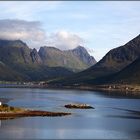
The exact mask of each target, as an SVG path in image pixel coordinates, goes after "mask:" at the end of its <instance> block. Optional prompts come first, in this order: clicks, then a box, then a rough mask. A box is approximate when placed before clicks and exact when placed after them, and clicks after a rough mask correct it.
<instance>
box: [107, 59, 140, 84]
mask: <svg viewBox="0 0 140 140" xmlns="http://www.w3.org/2000/svg"><path fill="white" fill-rule="evenodd" d="M109 82H113V83H119V84H140V58H138V59H136V60H135V61H134V62H133V63H131V64H130V65H128V66H127V67H125V68H124V69H123V70H121V71H120V72H118V73H116V74H115V75H114V76H113V77H112V78H111V80H110V81H109Z"/></svg>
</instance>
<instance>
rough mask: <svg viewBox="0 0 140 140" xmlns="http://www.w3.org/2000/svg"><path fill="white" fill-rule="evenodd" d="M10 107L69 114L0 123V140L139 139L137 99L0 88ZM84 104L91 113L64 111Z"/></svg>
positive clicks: (86, 92)
mask: <svg viewBox="0 0 140 140" xmlns="http://www.w3.org/2000/svg"><path fill="white" fill-rule="evenodd" d="M0 98H4V99H8V100H9V101H8V102H7V103H8V104H9V105H11V106H18V107H25V108H29V109H37V110H47V111H62V112H63V111H64V112H72V115H71V116H64V117H23V118H16V119H9V120H1V121H0V138H9V139H16V138H18V139H19V138H24V139H26V138H32V139H36V138H40V139H41V138H42V139H47V138H48V139H98V138H99V139H116V138H117V139H124V138H125V139H127V138H129V139H134V138H140V96H128V95H127V94H125V95H122V94H118V93H116V94H114V95H112V93H107V92H95V91H82V90H58V89H57V90H53V89H31V88H29V89H27V88H0ZM69 103H86V104H90V105H92V106H93V107H95V109H87V110H81V109H75V110H74V109H66V108H64V105H65V104H69Z"/></svg>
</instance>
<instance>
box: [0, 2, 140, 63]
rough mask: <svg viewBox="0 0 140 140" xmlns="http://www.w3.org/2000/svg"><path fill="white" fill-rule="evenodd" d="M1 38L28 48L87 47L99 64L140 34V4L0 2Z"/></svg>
mask: <svg viewBox="0 0 140 140" xmlns="http://www.w3.org/2000/svg"><path fill="white" fill-rule="evenodd" d="M0 9H1V12H0V38H1V39H10V40H15V39H21V40H23V41H25V42H26V43H27V44H28V46H29V47H31V48H36V49H39V48H40V46H54V47H57V48H59V49H61V50H67V49H73V48H75V47H77V46H78V45H82V46H84V47H85V48H86V49H87V50H88V52H89V53H90V54H91V55H93V56H94V57H95V59H96V60H97V61H99V60H100V59H101V58H102V57H103V56H104V55H105V54H106V53H107V52H108V51H109V50H111V49H113V48H115V47H118V46H121V45H124V44H125V43H127V42H128V41H129V40H131V39H133V38H134V37H136V36H137V35H139V34H140V1H0Z"/></svg>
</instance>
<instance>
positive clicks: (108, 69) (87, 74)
mask: <svg viewBox="0 0 140 140" xmlns="http://www.w3.org/2000/svg"><path fill="white" fill-rule="evenodd" d="M139 56H140V35H138V36H137V37H136V38H134V39H132V40H131V41H129V42H128V43H126V44H125V45H124V46H120V47H118V48H115V49H112V50H111V51H109V52H108V53H107V54H106V55H105V56H104V57H103V58H102V59H101V60H100V61H99V62H98V63H96V64H95V65H94V66H92V67H90V68H89V69H87V70H85V71H83V72H80V73H77V74H75V75H73V76H71V77H69V78H67V79H68V80H67V79H63V80H61V81H58V82H61V83H63V84H75V83H87V82H89V81H90V82H91V81H94V80H95V79H96V78H100V77H104V76H107V75H110V74H114V73H116V72H119V71H120V70H122V69H123V68H125V67H126V66H127V65H129V64H130V63H132V62H133V61H135V60H136V59H137V58H138V57H139ZM101 79H102V78H101Z"/></svg>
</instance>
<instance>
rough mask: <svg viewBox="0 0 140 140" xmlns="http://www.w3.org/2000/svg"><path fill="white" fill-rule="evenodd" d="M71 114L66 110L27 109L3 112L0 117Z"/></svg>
mask: <svg viewBox="0 0 140 140" xmlns="http://www.w3.org/2000/svg"><path fill="white" fill-rule="evenodd" d="M67 115H71V113H66V112H48V111H39V110H34V111H32V110H27V111H23V112H4V113H0V119H14V118H19V117H39V116H41V117H60V116H67Z"/></svg>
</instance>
